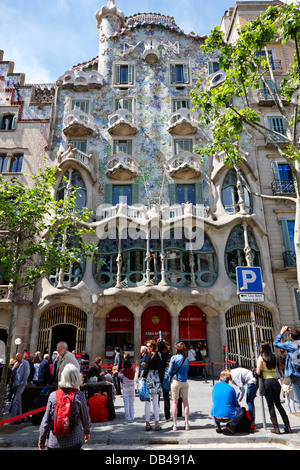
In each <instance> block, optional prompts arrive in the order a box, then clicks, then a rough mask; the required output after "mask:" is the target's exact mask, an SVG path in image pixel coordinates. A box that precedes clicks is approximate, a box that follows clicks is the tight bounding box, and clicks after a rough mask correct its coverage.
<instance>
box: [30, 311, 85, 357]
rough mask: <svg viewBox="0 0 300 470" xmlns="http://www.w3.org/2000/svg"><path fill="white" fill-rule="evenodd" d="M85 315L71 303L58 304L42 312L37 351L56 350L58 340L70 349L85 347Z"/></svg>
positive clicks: (79, 350) (77, 349) (76, 349)
mask: <svg viewBox="0 0 300 470" xmlns="http://www.w3.org/2000/svg"><path fill="white" fill-rule="evenodd" d="M86 323H87V315H86V313H85V312H84V311H83V310H80V309H79V308H77V307H74V306H73V305H67V304H64V305H58V306H56V307H52V308H50V309H49V310H46V311H45V312H43V313H42V315H41V318H40V326H39V338H38V345H37V350H38V351H44V349H45V348H49V349H50V353H52V352H53V351H55V350H56V345H57V343H58V342H59V341H65V342H66V343H67V344H68V348H69V350H70V351H72V350H74V349H75V351H76V352H81V351H83V350H84V349H85V340H86Z"/></svg>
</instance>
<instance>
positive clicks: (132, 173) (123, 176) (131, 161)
mask: <svg viewBox="0 0 300 470" xmlns="http://www.w3.org/2000/svg"><path fill="white" fill-rule="evenodd" d="M138 168H139V165H138V162H137V161H136V159H135V158H134V157H132V156H131V155H128V154H127V153H117V154H115V155H112V156H111V157H110V158H109V159H108V160H107V163H106V176H107V177H108V178H111V179H116V180H123V181H124V180H130V179H132V178H136V177H137V176H138V174H139V170H138Z"/></svg>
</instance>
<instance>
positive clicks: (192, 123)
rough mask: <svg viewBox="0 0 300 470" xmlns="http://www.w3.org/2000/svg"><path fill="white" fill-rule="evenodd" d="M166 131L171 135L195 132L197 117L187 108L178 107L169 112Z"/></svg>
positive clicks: (196, 129)
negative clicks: (173, 111)
mask: <svg viewBox="0 0 300 470" xmlns="http://www.w3.org/2000/svg"><path fill="white" fill-rule="evenodd" d="M168 131H169V132H170V134H172V135H189V134H196V132H197V131H198V118H197V116H196V114H194V113H193V112H192V111H191V110H190V109H188V108H180V109H178V110H177V111H176V112H175V113H173V114H171V116H170V119H169V122H168Z"/></svg>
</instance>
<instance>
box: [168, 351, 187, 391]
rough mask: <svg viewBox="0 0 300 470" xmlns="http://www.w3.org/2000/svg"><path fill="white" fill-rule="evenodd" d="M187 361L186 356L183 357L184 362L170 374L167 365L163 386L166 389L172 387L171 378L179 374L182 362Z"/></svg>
mask: <svg viewBox="0 0 300 470" xmlns="http://www.w3.org/2000/svg"><path fill="white" fill-rule="evenodd" d="M184 361H185V358H183V361H182V363H181V364H180V366H179V367H178V369H177V370H176V371H175V372H173V374H172V375H171V374H169V367H166V370H165V376H164V381H163V384H162V388H164V389H165V390H170V387H171V380H172V378H173V377H174V375H175V374H177V372H178V371H179V369H180V367H181V366H182V364H183V363H184Z"/></svg>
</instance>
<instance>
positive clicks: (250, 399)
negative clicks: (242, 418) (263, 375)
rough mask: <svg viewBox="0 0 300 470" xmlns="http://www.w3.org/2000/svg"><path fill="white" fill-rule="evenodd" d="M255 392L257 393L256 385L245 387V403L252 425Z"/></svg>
mask: <svg viewBox="0 0 300 470" xmlns="http://www.w3.org/2000/svg"><path fill="white" fill-rule="evenodd" d="M256 392H257V385H255V384H254V383H253V384H249V385H247V396H246V403H247V405H248V410H249V413H250V416H251V419H252V421H253V423H255V408H254V400H255V397H256Z"/></svg>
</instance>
